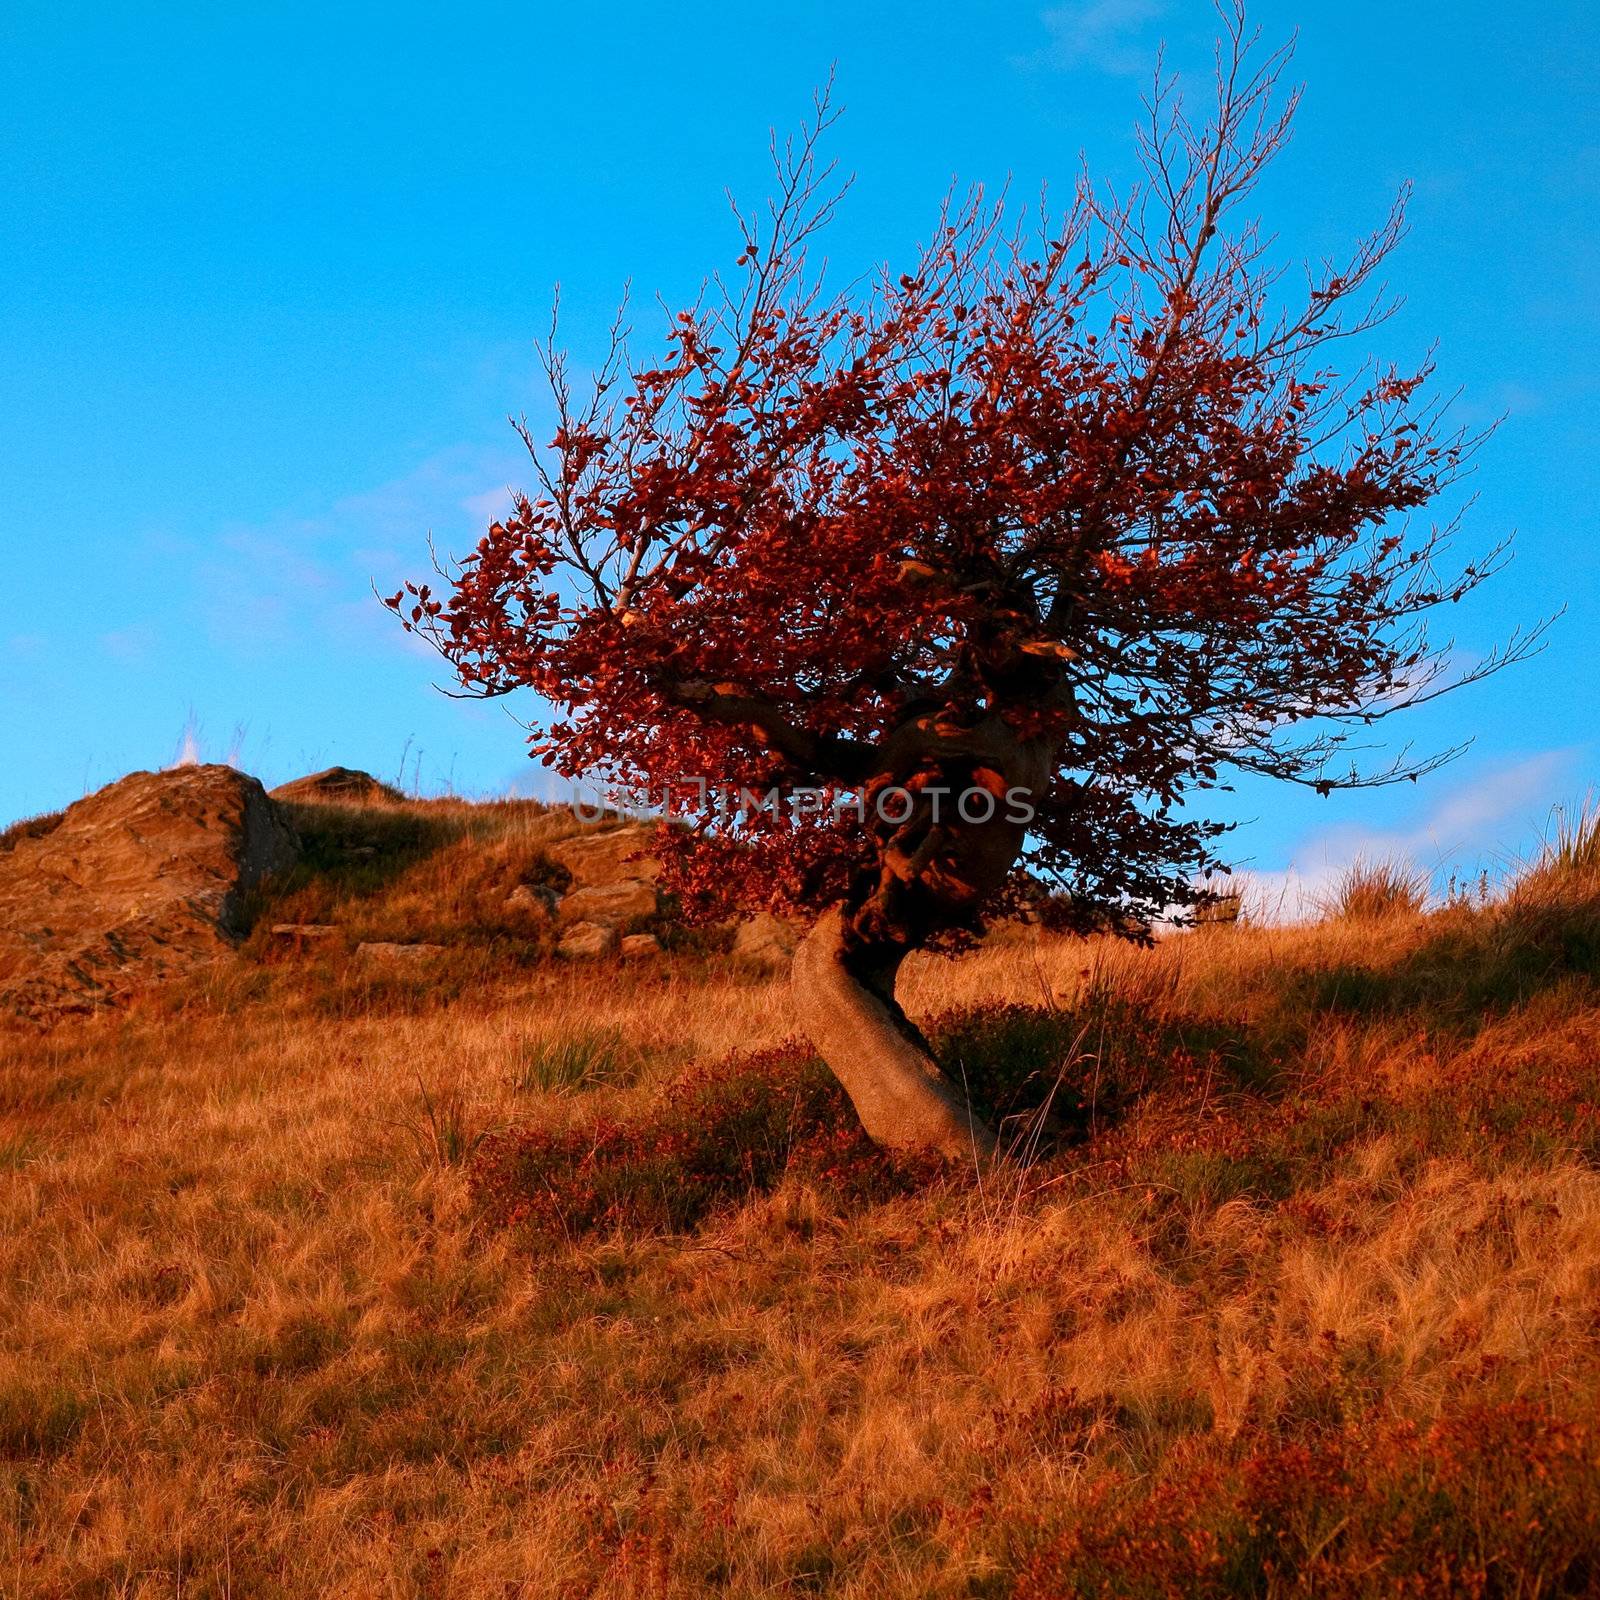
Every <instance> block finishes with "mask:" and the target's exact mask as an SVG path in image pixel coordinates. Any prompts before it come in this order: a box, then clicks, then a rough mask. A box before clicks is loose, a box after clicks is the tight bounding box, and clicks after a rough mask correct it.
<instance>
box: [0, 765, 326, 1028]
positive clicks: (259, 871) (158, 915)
mask: <svg viewBox="0 0 1600 1600" xmlns="http://www.w3.org/2000/svg"><path fill="white" fill-rule="evenodd" d="M298 853H299V841H298V840H297V839H296V837H295V835H294V832H293V830H292V829H291V828H290V827H289V826H288V824H287V823H286V822H285V821H284V820H283V817H282V815H281V814H280V813H279V811H278V808H277V807H276V806H275V805H274V804H273V802H272V801H271V800H270V799H269V798H268V796H267V793H266V791H265V790H264V789H263V788H262V787H261V785H260V783H259V782H258V781H257V780H256V779H254V778H251V777H247V776H246V775H245V774H244V773H242V772H235V771H234V770H233V768H231V767H223V766H194V767H179V768H176V769H174V770H172V771H170V772H135V773H132V774H130V775H129V776H128V777H126V778H123V779H121V780H120V781H118V782H117V783H113V784H111V785H110V786H109V787H107V788H104V789H102V790H100V791H99V792H98V793H97V794H92V795H90V796H88V797H87V798H86V799H83V800H80V801H78V802H77V804H76V805H73V806H70V807H68V809H67V812H66V814H65V816H64V817H63V818H62V820H61V823H60V825H59V826H58V827H56V828H55V829H54V831H52V832H51V833H48V834H46V835H44V836H43V837H41V838H35V839H24V840H23V841H22V842H21V843H19V844H18V845H17V847H16V848H15V849H14V850H11V851H9V852H7V853H6V854H4V855H0V1015H5V1014H11V1015H21V1016H24V1017H29V1018H32V1019H34V1020H36V1021H42V1022H48V1021H50V1020H52V1019H53V1018H56V1017H59V1016H62V1015H64V1014H67V1013H70V1012H75V1011H77V1012H81V1011H89V1010H92V1009H94V1008H96V1007H98V1006H102V1005H108V1004H114V1003H116V1002H118V1001H120V1000H123V999H126V998H127V997H129V996H130V995H132V994H134V993H135V992H137V991H139V990H141V989H144V988H147V987H149V986H150V985H151V984H154V983H158V982H161V981H163V980H165V979H169V978H174V977H179V976H182V975H183V974H185V973H187V972H190V971H193V970H194V969H195V968H196V967H198V966H201V965H203V964H204V963H206V962H208V961H210V960H212V959H214V958H215V957H216V956H218V955H220V954H222V953H223V952H224V951H225V950H227V949H228V948H229V946H230V944H231V942H232V941H233V940H234V939H236V938H237V937H238V936H239V935H240V934H242V933H243V932H244V927H243V910H244V899H245V895H246V893H247V892H248V891H249V889H250V888H251V887H252V886H253V885H254V884H255V883H257V882H258V881H259V880H260V879H261V878H262V877H264V876H265V875H266V874H268V873H270V872H276V871H279V870H281V869H282V868H284V867H287V866H289V865H291V864H292V863H293V861H294V860H295V858H296V856H297V855H298Z"/></svg>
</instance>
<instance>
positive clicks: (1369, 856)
mask: <svg viewBox="0 0 1600 1600" xmlns="http://www.w3.org/2000/svg"><path fill="white" fill-rule="evenodd" d="M1577 755H1578V751H1576V750H1574V749H1564V750H1547V751H1543V752H1541V753H1540V754H1538V755H1535V756H1529V757H1526V758H1525V759H1523V760H1521V761H1514V762H1510V763H1507V764H1504V765H1500V766H1497V767H1492V768H1489V769H1487V770H1485V771H1483V772H1480V773H1478V774H1477V775H1475V776H1474V777H1473V778H1471V779H1470V780H1468V781H1467V782H1465V783H1462V784H1460V785H1458V786H1457V787H1456V788H1455V789H1453V790H1450V791H1448V792H1446V793H1444V794H1443V795H1441V796H1440V798H1439V799H1438V800H1437V801H1436V802H1435V803H1434V804H1433V805H1432V806H1430V807H1429V808H1428V809H1427V810H1426V811H1425V812H1423V813H1422V815H1421V816H1419V817H1418V818H1417V819H1416V820H1415V821H1414V822H1412V823H1410V824H1407V825H1401V826H1399V827H1394V828H1364V827H1359V826H1356V825H1353V824H1343V825H1340V826H1338V827H1333V828H1326V829H1322V830H1320V831H1319V832H1317V833H1315V834H1312V835H1311V836H1310V837H1309V838H1307V839H1306V840H1304V841H1303V842H1302V843H1301V845H1300V846H1299V847H1298V848H1297V849H1296V850H1295V852H1294V855H1293V858H1292V859H1291V860H1290V861H1289V863H1288V865H1287V866H1285V867H1283V868H1281V869H1278V870H1275V871H1266V870H1255V869H1245V870H1242V871H1240V872H1238V873H1236V874H1235V875H1234V883H1235V884H1236V886H1237V887H1239V888H1241V889H1242V890H1243V891H1244V893H1245V898H1246V901H1247V903H1248V905H1249V906H1250V908H1251V909H1252V910H1253V911H1254V912H1255V913H1256V914H1257V915H1258V916H1261V917H1262V918H1264V919H1265V920H1267V921H1281V922H1294V921H1298V920H1301V919H1302V918H1305V917H1309V916H1314V915H1315V914H1316V912H1317V910H1318V908H1319V904H1320V902H1321V901H1322V900H1323V899H1324V898H1325V897H1326V896H1327V895H1328V893H1329V892H1330V890H1331V889H1332V888H1333V887H1334V885H1335V884H1337V883H1338V881H1339V879H1340V877H1341V876H1342V875H1343V873H1344V872H1345V871H1346V870H1347V869H1348V868H1349V867H1350V866H1351V865H1352V864H1353V863H1355V862H1357V861H1389V860H1396V861H1408V862H1411V863H1413V864H1414V865H1416V866H1418V867H1420V868H1421V869H1422V870H1423V871H1425V872H1426V873H1428V875H1429V877H1430V879H1431V880H1432V882H1433V885H1434V887H1435V889H1436V890H1437V889H1442V888H1443V887H1444V885H1445V883H1446V882H1447V881H1448V879H1449V877H1450V875H1451V874H1452V873H1455V874H1457V875H1458V876H1461V877H1465V878H1471V877H1473V876H1475V875H1476V874H1477V872H1478V871H1480V870H1488V869H1489V868H1490V867H1493V868H1495V869H1497V870H1500V871H1503V870H1505V869H1506V868H1507V867H1509V866H1512V865H1514V864H1515V862H1516V860H1517V858H1518V854H1519V852H1522V853H1525V852H1526V851H1527V850H1529V849H1530V848H1532V846H1533V844H1534V841H1535V839H1536V837H1537V834H1538V831H1539V827H1540V825H1541V823H1542V822H1543V821H1544V820H1547V819H1548V816H1549V813H1550V809H1551V807H1552V805H1553V804H1554V803H1555V802H1556V801H1557V800H1559V799H1560V798H1561V793H1562V789H1563V786H1564V784H1565V783H1566V781H1567V775H1568V774H1569V773H1570V771H1571V769H1572V767H1573V764H1574V762H1575V760H1576V758H1577Z"/></svg>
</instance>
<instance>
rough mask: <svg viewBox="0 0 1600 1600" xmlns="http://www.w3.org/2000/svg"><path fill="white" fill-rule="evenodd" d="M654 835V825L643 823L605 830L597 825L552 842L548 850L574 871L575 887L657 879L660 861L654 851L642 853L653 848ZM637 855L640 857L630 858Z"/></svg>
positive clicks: (573, 880) (553, 856)
mask: <svg viewBox="0 0 1600 1600" xmlns="http://www.w3.org/2000/svg"><path fill="white" fill-rule="evenodd" d="M654 836H655V829H654V828H652V827H649V826H647V825H645V824H643V823H629V824H628V825H627V826H625V827H621V828H611V829H609V830H605V831H602V830H601V829H599V828H595V829H593V830H591V831H586V832H583V833H579V834H575V835H574V836H573V837H572V838H570V839H562V840H560V841H559V842H558V843H556V844H553V845H551V846H550V850H549V854H550V856H551V859H552V860H555V861H559V862H560V863H561V865H562V866H564V867H565V868H566V869H567V871H568V872H570V873H571V874H572V887H573V888H574V889H587V888H590V887H592V886H594V885H596V884H608V883H618V882H621V881H623V880H635V881H641V882H644V883H654V882H655V880H656V878H657V877H658V876H659V874H660V872H661V863H660V862H659V861H657V860H656V859H655V857H654V856H652V855H639V852H640V851H648V850H649V849H650V844H651V841H652V839H653V838H654ZM634 856H638V859H637V860H633V859H631V858H632V857H634Z"/></svg>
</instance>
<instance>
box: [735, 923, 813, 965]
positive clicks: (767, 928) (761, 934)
mask: <svg viewBox="0 0 1600 1600" xmlns="http://www.w3.org/2000/svg"><path fill="white" fill-rule="evenodd" d="M799 943H800V934H799V932H798V930H797V929H795V928H794V927H793V926H791V925H790V924H789V923H787V922H784V921H783V920H782V919H781V918H778V917H775V916H773V915H772V913H771V912H770V911H763V912H761V913H760V914H759V915H758V916H754V917H752V918H751V919H750V920H749V921H748V922H742V923H740V924H739V927H738V928H737V930H736V931H735V932H734V935H733V954H734V957H735V959H737V960H739V961H745V962H748V963H749V964H750V965H751V966H755V967H769V968H773V969H777V968H780V967H786V966H788V965H789V962H790V960H791V959H792V958H793V956H794V952H795V946H796V945H798V944H799Z"/></svg>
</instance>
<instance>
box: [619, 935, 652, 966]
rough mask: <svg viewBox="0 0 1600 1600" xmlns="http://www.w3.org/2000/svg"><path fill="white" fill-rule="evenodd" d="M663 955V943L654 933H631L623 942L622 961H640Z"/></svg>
mask: <svg viewBox="0 0 1600 1600" xmlns="http://www.w3.org/2000/svg"><path fill="white" fill-rule="evenodd" d="M660 954H661V941H660V940H659V939H658V938H656V936H655V935H654V934H653V933H630V934H628V935H626V936H625V937H624V939H623V941H622V959H623V960H624V961H638V960H643V959H647V958H649V957H650V956H658V955H660Z"/></svg>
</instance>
